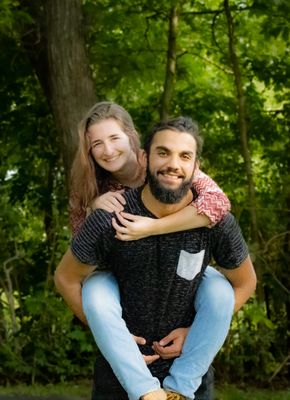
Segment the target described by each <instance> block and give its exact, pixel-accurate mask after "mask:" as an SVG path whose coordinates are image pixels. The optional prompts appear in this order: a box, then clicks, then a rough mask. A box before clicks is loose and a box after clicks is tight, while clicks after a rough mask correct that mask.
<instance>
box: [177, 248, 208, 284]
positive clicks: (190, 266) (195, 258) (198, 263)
mask: <svg viewBox="0 0 290 400" xmlns="http://www.w3.org/2000/svg"><path fill="white" fill-rule="evenodd" d="M203 258H204V250H201V251H200V252H199V253H195V254H192V253H188V252H187V251H184V250H181V252H180V256H179V260H178V266H177V271H176V272H177V275H179V276H180V277H181V278H184V279H187V280H188V281H191V280H192V279H194V278H195V276H196V275H197V274H198V273H199V272H200V270H201V267H202V262H203Z"/></svg>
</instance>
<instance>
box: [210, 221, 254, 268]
mask: <svg viewBox="0 0 290 400" xmlns="http://www.w3.org/2000/svg"><path fill="white" fill-rule="evenodd" d="M212 235H213V237H212V239H213V243H212V245H213V246H212V250H213V257H214V259H215V261H216V262H217V264H218V265H219V266H220V267H222V268H227V269H234V268H237V267H238V266H240V264H241V263H242V262H243V261H244V260H245V259H246V258H247V256H248V254H249V251H248V246H247V244H246V242H245V239H244V238H243V235H242V232H241V229H240V227H239V225H238V223H237V221H236V219H235V217H234V216H233V215H232V214H227V215H226V216H225V217H224V219H223V220H222V221H221V222H220V223H218V224H217V225H216V226H215V227H214V228H212Z"/></svg>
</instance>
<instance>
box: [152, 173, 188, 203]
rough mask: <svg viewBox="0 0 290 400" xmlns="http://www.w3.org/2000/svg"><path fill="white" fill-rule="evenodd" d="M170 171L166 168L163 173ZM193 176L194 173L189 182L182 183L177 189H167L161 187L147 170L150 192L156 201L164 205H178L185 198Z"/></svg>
mask: <svg viewBox="0 0 290 400" xmlns="http://www.w3.org/2000/svg"><path fill="white" fill-rule="evenodd" d="M172 171H173V170H172V169H170V168H168V170H166V171H163V172H167V173H169V172H172ZM193 175H194V173H193V174H192V177H191V178H190V179H189V180H187V181H183V182H182V183H181V185H180V186H179V187H178V188H177V189H168V188H165V187H164V186H162V184H161V183H160V182H159V181H158V179H157V178H155V176H154V175H152V174H151V172H150V171H149V168H147V180H148V184H149V187H150V191H151V193H152V194H153V196H154V197H155V198H156V199H157V200H159V201H160V202H161V203H164V204H176V203H179V201H180V200H182V199H183V198H184V197H185V195H186V194H187V193H188V190H189V189H190V187H191V186H192V180H193Z"/></svg>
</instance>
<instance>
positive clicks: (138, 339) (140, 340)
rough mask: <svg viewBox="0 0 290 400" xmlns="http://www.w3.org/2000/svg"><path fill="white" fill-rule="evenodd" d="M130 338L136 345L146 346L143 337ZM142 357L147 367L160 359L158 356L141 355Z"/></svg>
mask: <svg viewBox="0 0 290 400" xmlns="http://www.w3.org/2000/svg"><path fill="white" fill-rule="evenodd" d="M132 336H133V338H134V340H135V342H136V343H137V344H141V345H144V344H146V340H145V339H144V338H143V337H141V336H135V335H132ZM142 355H143V358H144V361H145V362H146V364H147V365H149V364H152V363H153V362H154V361H156V360H158V358H160V356H159V355H158V354H154V355H153V356H145V355H144V354H142Z"/></svg>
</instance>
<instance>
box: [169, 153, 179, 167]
mask: <svg viewBox="0 0 290 400" xmlns="http://www.w3.org/2000/svg"><path fill="white" fill-rule="evenodd" d="M167 168H171V169H172V170H173V171H175V170H179V169H180V163H179V158H178V157H177V156H174V155H172V156H171V157H169V159H168V162H167Z"/></svg>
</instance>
